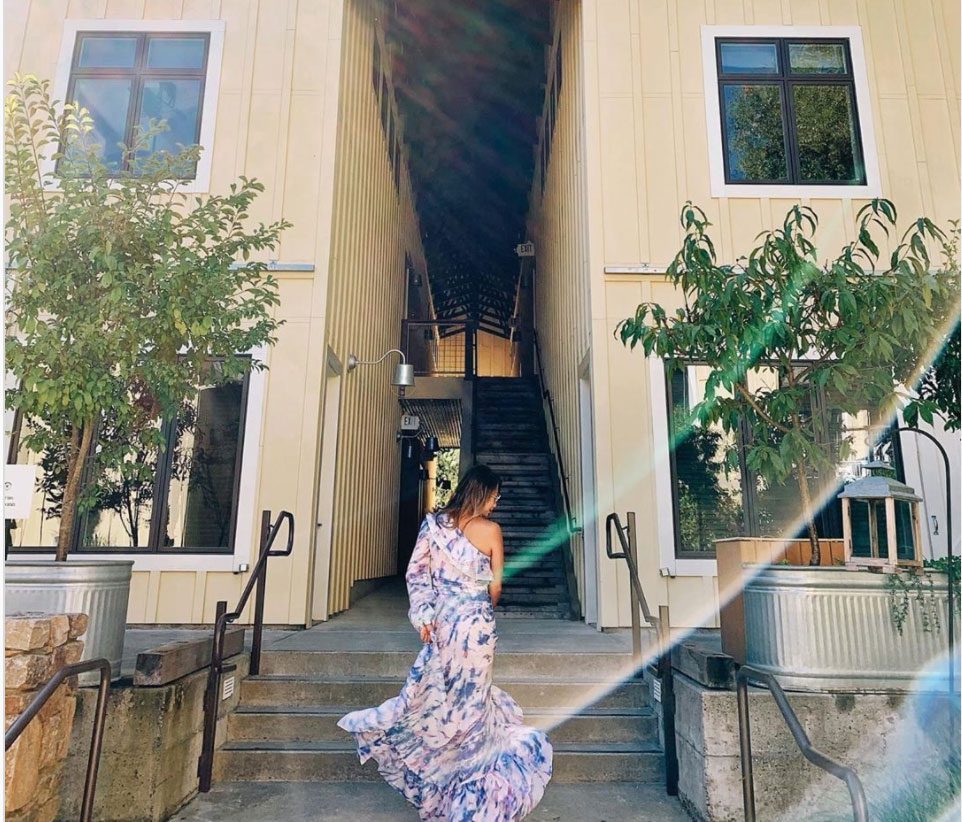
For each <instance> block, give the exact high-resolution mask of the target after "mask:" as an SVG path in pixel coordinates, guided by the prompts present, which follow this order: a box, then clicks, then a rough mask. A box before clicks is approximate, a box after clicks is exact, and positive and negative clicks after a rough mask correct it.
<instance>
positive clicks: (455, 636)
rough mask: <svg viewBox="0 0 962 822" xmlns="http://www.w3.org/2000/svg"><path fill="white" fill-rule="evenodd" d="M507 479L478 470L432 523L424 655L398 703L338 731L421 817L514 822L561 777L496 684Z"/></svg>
mask: <svg viewBox="0 0 962 822" xmlns="http://www.w3.org/2000/svg"><path fill="white" fill-rule="evenodd" d="M500 486H501V481H500V479H499V477H498V475H497V474H495V473H494V471H492V470H491V469H490V468H488V467H486V466H483V465H476V466H474V467H473V468H471V470H470V471H468V472H467V474H465V476H464V478H463V479H462V480H461V482H460V483H458V487H457V490H456V491H455V493H454V495H453V496H452V497H451V501H450V502H449V503H448V505H447V506H446V507H445V508H444V509H442V510H441V511H439V512H438V513H437V514H428V515H427V516H426V517H425V519H424V523H423V524H422V525H421V530H420V533H419V534H418V539H417V544H416V545H415V548H414V554H413V555H412V556H411V561H410V564H409V565H408V569H407V574H406V576H405V579H406V581H407V588H408V595H409V597H410V601H411V608H410V611H409V613H408V616H409V618H410V620H411V623H412V624H413V625H414V627H415V628H416V629H417V630H418V631H419V632H420V634H421V640H422V642H424V647H423V648H422V649H421V653H420V654H418V658H417V660H416V661H415V663H414V667H413V668H411V672H410V673H409V674H408V678H407V681H406V682H405V683H404V686H403V687H402V688H401V693H400V695H399V696H397V697H395V698H393V699H389V700H388V701H387V702H385V703H384V704H382V705H380V706H379V707H377V708H369V709H367V710H362V711H354V712H353V713H349V714H347V716H345V717H343V718H342V719H341V720H340V721H339V722H338V725H339V726H340V727H341V728H343V729H344V730H346V731H349V732H350V733H352V734H353V735H354V737H355V739H356V740H357V744H358V755H359V756H360V758H361V761H362V762H366V761H367V760H368V759H370V758H371V757H373V758H374V760H375V761H376V762H377V765H378V770H379V771H380V773H381V775H382V776H383V777H384V779H385V780H387V782H388V783H389V784H390V785H391V786H393V787H394V788H395V789H396V790H398V791H399V792H400V793H401V794H402V795H403V796H404V797H405V799H407V800H408V801H409V802H410V803H411V804H412V805H414V807H416V808H417V809H418V814H419V815H420V818H421V819H440V820H447V822H513V820H518V819H522V818H523V817H524V816H526V815H527V814H528V813H530V812H531V810H532V808H534V806H535V805H537V804H538V802H539V801H540V799H541V797H542V795H543V794H544V789H545V786H546V785H547V783H548V780H549V779H550V778H551V757H552V750H551V744H550V743H549V742H548V739H547V737H546V736H545V735H544V734H543V733H542V732H541V731H538V730H535V729H534V728H529V727H527V726H525V725H523V724H522V720H523V717H522V715H521V709H520V708H519V707H518V705H517V703H516V702H515V701H514V700H513V699H512V698H511V697H510V696H508V694H507V693H505V692H504V691H502V690H501V689H500V688H498V687H497V686H496V685H494V684H492V681H491V675H492V665H493V663H494V648H495V644H496V642H497V635H496V634H495V624H494V605H496V604H497V601H498V598H499V597H500V595H501V577H502V570H503V568H504V545H503V542H502V539H501V529H500V527H499V526H498V525H497V524H496V523H494V522H491V521H490V520H488V519H487V515H488V514H490V513H491V512H492V511H493V510H494V508H495V506H496V505H497V502H498V500H499V499H500V493H499V491H500Z"/></svg>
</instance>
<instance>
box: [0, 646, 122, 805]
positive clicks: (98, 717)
mask: <svg viewBox="0 0 962 822" xmlns="http://www.w3.org/2000/svg"><path fill="white" fill-rule="evenodd" d="M96 670H99V671H100V686H99V688H98V690H97V709H96V711H95V713H94V729H93V733H92V734H91V735H90V752H89V753H88V754H87V776H86V778H85V779H84V798H83V804H82V805H81V806H80V822H90V820H91V819H93V808H94V794H95V793H96V791H97V772H98V770H99V769H100V751H101V749H102V748H103V743H104V724H105V722H106V718H107V697H108V695H109V693H110V662H108V661H107V660H106V659H87V660H84V661H82V662H74V663H73V664H71V665H64V666H63V667H62V668H61V669H60V670H59V671H57V673H55V674H54V675H53V676H52V677H51V678H50V681H49V682H47V684H46V685H44V686H43V688H41V689H40V691H39V692H38V693H37V695H36V696H35V697H34V698H33V699H32V700H31V702H30V704H29V705H28V706H27V708H26V710H25V711H24V712H23V713H22V714H20V716H18V717H17V718H16V719H15V720H14V721H13V723H12V724H11V725H10V727H9V728H7V733H6V736H4V738H3V744H4V750H7V751H8V750H10V746H11V745H13V743H14V742H16V741H17V737H19V736H20V734H22V733H23V731H24V729H25V728H26V727H27V725H29V724H30V721H31V720H32V719H33V718H34V717H35V716H36V715H37V714H38V713H40V711H41V710H42V709H43V706H44V705H46V704H47V700H48V699H50V697H51V696H53V695H54V693H56V691H57V688H59V687H60V686H61V685H62V684H63V682H64V680H65V679H68V678H69V677H72V676H77V675H78V674H85V673H87V671H96Z"/></svg>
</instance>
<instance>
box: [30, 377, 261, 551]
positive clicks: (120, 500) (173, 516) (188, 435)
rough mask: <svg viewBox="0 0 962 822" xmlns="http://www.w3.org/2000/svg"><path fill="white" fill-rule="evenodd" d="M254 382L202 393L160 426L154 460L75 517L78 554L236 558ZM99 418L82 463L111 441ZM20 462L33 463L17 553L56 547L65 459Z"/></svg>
mask: <svg viewBox="0 0 962 822" xmlns="http://www.w3.org/2000/svg"><path fill="white" fill-rule="evenodd" d="M249 382H250V374H249V373H248V374H247V375H246V376H244V377H243V378H240V379H236V380H233V381H230V382H226V383H221V384H216V385H214V384H212V385H207V386H201V387H200V388H199V389H198V391H197V393H196V394H195V395H194V396H193V397H192V398H191V399H190V400H188V401H187V402H185V403H184V404H183V405H182V406H181V408H180V410H179V411H178V413H177V414H176V415H175V416H173V417H171V418H169V419H165V420H164V421H163V422H162V429H161V430H162V436H163V439H164V441H165V442H166V444H167V447H166V448H165V450H164V451H163V452H161V453H159V454H151V455H148V454H145V453H144V454H136V453H135V454H133V455H130V456H129V457H128V458H127V459H126V460H125V462H124V463H123V466H122V467H121V468H120V469H115V470H110V471H108V472H106V475H105V476H103V477H101V479H100V480H99V481H98V482H97V484H96V486H95V487H93V486H92V485H91V480H90V476H92V475H93V473H94V472H92V471H90V470H88V471H87V477H86V480H85V482H86V483H87V490H88V491H89V493H90V495H91V496H92V498H93V499H95V502H94V505H93V507H92V508H90V509H89V510H87V511H86V512H85V513H84V514H83V515H82V516H79V517H77V525H76V527H77V531H76V542H75V544H76V545H77V546H78V551H80V552H85V551H86V552H91V553H105V552H122V553H165V552H167V553H225V554H229V553H233V550H234V531H235V526H236V520H237V502H238V496H239V488H240V476H241V468H242V454H243V450H244V427H245V419H246V414H247V400H248V386H249ZM110 428H111V426H110V421H109V420H102V421H101V424H100V429H99V431H98V432H97V437H96V439H95V441H94V444H93V446H92V448H91V452H90V454H89V456H88V461H89V464H90V465H93V464H94V462H95V461H96V460H97V458H98V454H99V453H102V452H103V444H104V443H109V442H110V441H111V436H112V434H111V430H110ZM17 461H18V462H21V463H36V464H37V465H38V472H37V473H38V477H37V488H36V491H35V494H34V503H33V511H32V512H31V515H30V517H29V519H27V520H24V521H22V522H19V523H18V527H17V528H16V529H14V531H13V534H12V535H11V536H12V542H13V547H12V550H13V551H23V552H27V551H32V552H36V551H38V550H40V551H47V550H53V549H54V548H55V547H56V542H57V535H58V531H59V527H60V512H61V502H62V496H63V479H64V476H63V475H64V470H63V465H64V461H63V455H58V454H56V453H47V454H41V455H35V454H31V453H28V452H26V451H23V450H21V451H20V452H19V453H18V455H17Z"/></svg>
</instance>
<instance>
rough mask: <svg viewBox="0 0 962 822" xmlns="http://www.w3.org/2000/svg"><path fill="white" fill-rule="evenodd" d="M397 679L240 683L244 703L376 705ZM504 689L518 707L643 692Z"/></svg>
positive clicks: (634, 686)
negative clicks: (383, 680) (378, 680)
mask: <svg viewBox="0 0 962 822" xmlns="http://www.w3.org/2000/svg"><path fill="white" fill-rule="evenodd" d="M401 684H402V683H401V680H400V679H398V680H397V681H387V682H364V681H362V680H358V681H354V682H350V681H348V682H323V681H321V682H311V681H304V680H270V679H265V680H258V679H246V680H244V682H243V683H242V685H241V701H242V702H243V704H244V705H372V706H373V705H380V704H381V703H382V702H384V701H386V700H388V699H391V698H392V697H395V696H397V695H398V693H399V692H400V690H401ZM505 689H506V690H507V691H508V693H510V694H511V696H512V697H514V699H515V700H517V702H518V704H519V705H520V706H521V708H522V710H534V709H536V708H542V707H543V708H570V707H572V706H582V705H584V706H585V707H588V706H591V705H593V706H595V707H598V708H612V709H614V708H644V707H646V705H647V702H646V697H647V692H646V688H645V686H644V685H643V684H642V683H640V682H632V683H627V684H623V685H620V686H618V687H617V688H615V690H614V691H612V692H610V693H607V694H602V693H600V692H598V691H597V690H595V689H594V688H589V687H587V686H585V685H584V684H581V683H577V684H574V683H546V682H509V683H506V684H505Z"/></svg>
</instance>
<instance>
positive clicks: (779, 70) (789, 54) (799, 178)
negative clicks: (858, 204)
mask: <svg viewBox="0 0 962 822" xmlns="http://www.w3.org/2000/svg"><path fill="white" fill-rule="evenodd" d="M715 57H716V62H717V71H718V95H719V104H720V113H721V130H722V144H723V156H724V165H725V182H726V183H730V184H755V185H758V184H772V185H775V184H789V185H795V184H797V185H853V186H857V185H865V184H866V172H865V163H864V159H863V153H862V138H861V134H860V131H859V120H858V108H857V101H856V98H855V81H854V75H853V71H852V58H851V50H850V48H849V42H848V40H846V39H834V40H832V39H817V40H795V39H786V38H758V39H755V38H752V39H745V38H739V39H730V38H719V39H717V40H716V41H715Z"/></svg>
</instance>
